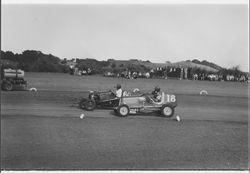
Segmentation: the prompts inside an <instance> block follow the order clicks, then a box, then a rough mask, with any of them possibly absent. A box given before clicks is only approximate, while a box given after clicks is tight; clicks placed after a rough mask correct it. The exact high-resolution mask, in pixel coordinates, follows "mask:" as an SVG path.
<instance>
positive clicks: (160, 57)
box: [1, 4, 249, 71]
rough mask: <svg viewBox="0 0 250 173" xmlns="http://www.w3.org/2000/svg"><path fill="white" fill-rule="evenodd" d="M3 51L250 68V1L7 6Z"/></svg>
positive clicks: (4, 17)
mask: <svg viewBox="0 0 250 173" xmlns="http://www.w3.org/2000/svg"><path fill="white" fill-rule="evenodd" d="M1 18H2V26H1V32H2V33H1V35H2V37H1V44H2V50H4V51H7V50H10V51H13V52H14V53H21V52H22V51H24V50H27V49H28V50H40V51H42V52H43V53H46V54H49V53H50V54H53V55H55V56H58V57H59V58H68V59H71V58H95V59H98V60H106V59H109V58H113V59H123V60H126V59H134V58H136V59H141V60H150V61H152V62H166V61H171V62H177V61H182V60H188V59H195V58H196V59H199V60H208V61H211V62H214V63H217V64H218V65H221V66H223V67H227V68H229V67H232V66H236V65H240V69H241V70H244V71H248V48H249V46H248V38H249V37H248V5H247V4H245V5H244V4H241V5H235V4H234V5H232V4H231V5H229V4H227V5H225V4H223V5H219V4H217V5H191V4H190V5H173V4H172V5H171V4H165V5H159V4H158V5H135V4H134V5H107V4H106V5H93V4H92V5H86V4H81V5H10V4H8V5H2V15H1Z"/></svg>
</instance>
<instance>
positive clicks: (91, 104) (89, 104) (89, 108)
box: [85, 100, 96, 111]
mask: <svg viewBox="0 0 250 173" xmlns="http://www.w3.org/2000/svg"><path fill="white" fill-rule="evenodd" d="M95 107H96V103H95V101H93V100H87V101H86V102H85V109H86V110H87V111H93V110H94V109H95Z"/></svg>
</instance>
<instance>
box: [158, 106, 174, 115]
mask: <svg viewBox="0 0 250 173" xmlns="http://www.w3.org/2000/svg"><path fill="white" fill-rule="evenodd" d="M161 114H162V115H164V116H165V117H167V118H170V117H172V116H173V115H174V108H172V107H171V106H169V105H163V106H162V108H161Z"/></svg>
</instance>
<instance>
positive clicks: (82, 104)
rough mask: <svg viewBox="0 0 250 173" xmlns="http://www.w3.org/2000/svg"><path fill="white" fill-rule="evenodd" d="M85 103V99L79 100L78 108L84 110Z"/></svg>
mask: <svg viewBox="0 0 250 173" xmlns="http://www.w3.org/2000/svg"><path fill="white" fill-rule="evenodd" d="M86 101H87V99H85V98H83V99H81V100H80V102H79V104H78V105H79V108H81V109H85V103H86Z"/></svg>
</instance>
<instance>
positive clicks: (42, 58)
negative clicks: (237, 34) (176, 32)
mask: <svg viewBox="0 0 250 173" xmlns="http://www.w3.org/2000/svg"><path fill="white" fill-rule="evenodd" d="M72 60H75V63H76V65H75V68H78V69H79V70H88V69H89V68H90V69H91V74H104V73H105V72H107V71H108V72H112V73H121V72H123V71H132V72H133V71H134V72H141V73H146V72H149V71H151V70H152V69H151V68H150V67H149V66H145V65H143V64H138V63H136V62H139V61H138V60H137V59H131V60H129V62H128V63H123V62H122V63H121V62H120V63H118V62H117V61H116V60H114V59H108V60H107V61H98V60H96V59H89V58H87V59H72ZM188 61H190V60H188ZM67 62H68V60H67V59H60V58H58V57H56V56H54V55H51V54H44V53H42V52H41V51H36V50H25V51H23V52H22V53H21V54H14V53H13V52H11V51H6V52H4V51H1V64H4V66H5V67H6V68H14V69H22V70H24V71H27V72H60V73H69V72H70V66H69V65H68V64H67ZM133 62H134V63H133ZM146 62H147V63H150V61H146ZM192 62H193V63H196V64H202V65H206V66H209V67H212V68H214V69H217V70H218V72H217V73H216V74H218V75H234V76H240V75H246V73H244V72H242V71H240V70H239V66H235V67H232V68H229V69H226V68H222V67H220V66H218V65H216V64H214V63H211V62H208V61H206V60H204V61H199V60H197V59H194V60H192ZM170 69H171V67H165V68H163V69H161V70H156V71H155V72H154V73H155V74H153V75H154V76H162V75H166V73H167V74H168V75H169V76H176V74H175V73H179V71H178V70H177V71H172V72H171V73H169V71H170ZM188 73H189V74H203V73H205V74H209V73H212V72H207V71H205V70H204V69H200V68H192V69H189V72H188ZM190 77H191V76H190Z"/></svg>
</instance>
